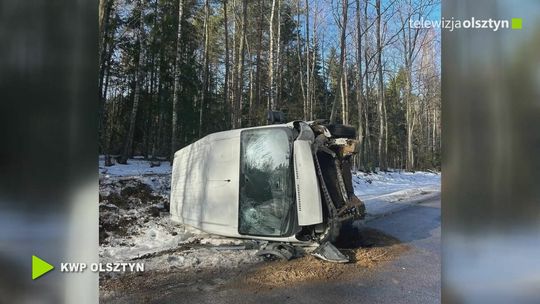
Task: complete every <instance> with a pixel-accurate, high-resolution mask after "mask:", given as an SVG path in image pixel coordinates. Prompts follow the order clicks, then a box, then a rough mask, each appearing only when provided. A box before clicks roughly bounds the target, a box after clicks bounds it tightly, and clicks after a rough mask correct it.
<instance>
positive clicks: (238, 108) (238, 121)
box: [234, 0, 248, 128]
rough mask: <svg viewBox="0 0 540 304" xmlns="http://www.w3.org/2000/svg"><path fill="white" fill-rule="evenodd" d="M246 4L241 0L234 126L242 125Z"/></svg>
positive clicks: (245, 0)
mask: <svg viewBox="0 0 540 304" xmlns="http://www.w3.org/2000/svg"><path fill="white" fill-rule="evenodd" d="M247 5H248V3H247V0H244V1H243V2H242V25H241V26H242V29H241V31H242V32H241V34H240V43H239V46H238V55H239V60H238V65H237V68H238V69H237V72H236V73H237V76H236V92H235V94H234V98H235V100H234V112H235V128H240V127H242V91H243V89H244V58H245V53H246V52H245V46H244V45H245V41H246V23H247Z"/></svg>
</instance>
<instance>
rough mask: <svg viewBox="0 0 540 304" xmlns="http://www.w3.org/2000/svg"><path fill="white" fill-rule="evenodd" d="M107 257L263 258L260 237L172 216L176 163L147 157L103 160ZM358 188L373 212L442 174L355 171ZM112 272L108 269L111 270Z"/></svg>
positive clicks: (434, 187) (173, 265) (190, 261)
mask: <svg viewBox="0 0 540 304" xmlns="http://www.w3.org/2000/svg"><path fill="white" fill-rule="evenodd" d="M99 172H100V175H99V176H100V178H99V190H100V201H99V203H100V205H99V210H100V250H99V255H100V259H101V262H105V263H106V262H128V261H138V262H140V261H143V262H144V263H145V269H146V270H160V271H170V270H174V269H195V270H200V269H203V268H210V267H211V268H220V267H223V268H229V267H237V266H239V265H243V264H247V263H255V262H258V261H260V258H259V257H258V256H257V255H256V252H257V249H256V248H258V247H259V244H260V243H257V242H255V241H251V240H239V239H232V238H225V237H219V236H215V235H209V234H207V233H204V232H202V231H199V230H196V229H194V228H191V227H188V226H184V225H181V224H178V223H175V222H172V221H171V219H170V215H169V213H168V206H169V193H170V176H171V166H170V165H169V163H168V162H162V163H161V165H160V166H158V167H150V165H149V162H148V161H145V160H142V159H130V160H128V164H127V165H119V164H116V165H114V166H111V167H105V166H104V164H103V159H102V158H100V161H99ZM353 185H354V188H355V193H356V194H357V195H358V196H359V198H360V199H361V200H362V201H364V202H365V204H366V209H367V212H368V218H369V216H372V217H373V216H377V215H379V214H382V213H386V212H392V210H394V209H396V208H397V207H400V206H401V207H402V206H403V205H404V204H405V203H409V202H413V201H414V200H415V199H418V198H419V197H422V196H425V195H426V194H429V193H436V192H438V191H440V174H438V173H429V172H415V173H410V172H399V171H392V172H387V173H378V174H366V173H362V172H357V173H355V174H353ZM107 275H108V274H107Z"/></svg>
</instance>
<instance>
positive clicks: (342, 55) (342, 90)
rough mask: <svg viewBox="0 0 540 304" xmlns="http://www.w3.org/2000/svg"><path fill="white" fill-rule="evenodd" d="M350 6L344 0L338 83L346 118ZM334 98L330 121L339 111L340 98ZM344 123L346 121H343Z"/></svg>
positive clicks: (343, 112)
mask: <svg viewBox="0 0 540 304" xmlns="http://www.w3.org/2000/svg"><path fill="white" fill-rule="evenodd" d="M348 6H349V3H348V0H343V1H342V15H343V19H342V21H341V39H340V56H339V81H338V85H339V86H340V94H338V95H339V96H340V98H341V116H342V119H345V111H346V110H347V109H346V107H345V104H346V103H347V96H345V86H344V83H343V78H344V77H343V76H344V75H343V74H344V73H345V64H346V61H345V55H346V54H345V51H346V42H347V41H346V33H347V8H348ZM338 95H336V98H335V99H334V104H333V105H332V112H331V113H330V123H335V120H336V111H337V102H338V98H337V96H338ZM343 123H346V122H345V121H343Z"/></svg>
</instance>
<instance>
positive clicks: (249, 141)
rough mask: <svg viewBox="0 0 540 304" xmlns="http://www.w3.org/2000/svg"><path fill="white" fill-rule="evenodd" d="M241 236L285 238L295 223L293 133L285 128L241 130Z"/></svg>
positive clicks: (239, 229)
mask: <svg viewBox="0 0 540 304" xmlns="http://www.w3.org/2000/svg"><path fill="white" fill-rule="evenodd" d="M240 137H241V143H240V151H241V152H240V153H241V154H240V213H239V217H240V218H239V228H238V231H239V233H240V234H249V235H256V236H286V235H288V234H290V233H291V231H292V228H293V225H294V224H293V223H294V215H295V213H294V210H295V208H294V206H295V204H294V188H293V175H292V174H293V173H292V165H291V158H292V133H291V131H290V130H288V129H287V128H282V127H276V128H264V129H254V130H245V131H242V133H241V135H240Z"/></svg>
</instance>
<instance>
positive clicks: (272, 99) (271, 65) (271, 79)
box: [268, 0, 276, 111]
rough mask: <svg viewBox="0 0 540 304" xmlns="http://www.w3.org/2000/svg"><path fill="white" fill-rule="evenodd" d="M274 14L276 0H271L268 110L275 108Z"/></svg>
mask: <svg viewBox="0 0 540 304" xmlns="http://www.w3.org/2000/svg"><path fill="white" fill-rule="evenodd" d="M275 14H276V0H272V10H271V13H270V25H269V32H270V37H269V42H270V49H269V50H268V58H269V59H268V79H269V82H270V83H269V85H268V88H269V96H268V97H269V100H268V110H269V111H270V110H274V109H275V97H274V96H275V93H274V90H275V84H274V16H275Z"/></svg>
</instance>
